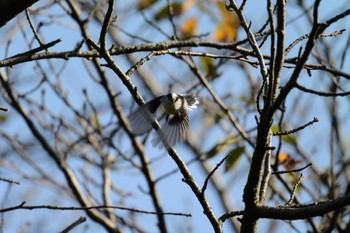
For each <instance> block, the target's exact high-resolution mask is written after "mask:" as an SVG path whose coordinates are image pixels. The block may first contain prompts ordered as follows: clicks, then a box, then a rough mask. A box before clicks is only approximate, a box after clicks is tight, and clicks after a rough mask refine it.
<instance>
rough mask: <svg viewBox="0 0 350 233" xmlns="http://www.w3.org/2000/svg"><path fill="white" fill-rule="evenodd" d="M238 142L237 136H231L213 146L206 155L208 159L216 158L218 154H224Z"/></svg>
mask: <svg viewBox="0 0 350 233" xmlns="http://www.w3.org/2000/svg"><path fill="white" fill-rule="evenodd" d="M236 142H237V136H236V135H229V136H228V137H226V138H224V139H223V140H221V141H220V142H219V143H218V144H216V145H215V146H213V147H212V148H211V149H210V150H209V151H208V152H207V153H206V154H207V158H212V157H214V156H216V155H217V154H219V153H221V152H224V151H225V150H227V148H228V147H229V146H231V145H232V144H234V143H236Z"/></svg>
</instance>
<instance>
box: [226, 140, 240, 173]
mask: <svg viewBox="0 0 350 233" xmlns="http://www.w3.org/2000/svg"><path fill="white" fill-rule="evenodd" d="M243 152H244V147H242V146H238V147H236V148H234V149H233V150H231V151H230V152H229V156H228V157H227V159H226V163H225V172H228V171H229V170H231V169H232V168H234V167H235V166H236V165H237V163H238V161H239V159H240V158H241V155H242V154H243Z"/></svg>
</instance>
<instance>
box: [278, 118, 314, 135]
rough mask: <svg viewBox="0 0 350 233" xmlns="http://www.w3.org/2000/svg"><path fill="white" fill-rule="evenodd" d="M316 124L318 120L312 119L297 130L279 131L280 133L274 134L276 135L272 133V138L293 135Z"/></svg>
mask: <svg viewBox="0 0 350 233" xmlns="http://www.w3.org/2000/svg"><path fill="white" fill-rule="evenodd" d="M316 122H318V118H317V117H314V119H312V120H311V121H309V122H308V123H306V124H305V125H302V126H300V127H298V128H295V129H292V130H289V131H281V132H276V133H273V136H281V135H289V134H293V133H296V132H298V131H300V130H303V129H305V128H306V127H308V126H310V125H312V124H314V123H316Z"/></svg>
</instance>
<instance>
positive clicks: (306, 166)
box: [271, 163, 312, 175]
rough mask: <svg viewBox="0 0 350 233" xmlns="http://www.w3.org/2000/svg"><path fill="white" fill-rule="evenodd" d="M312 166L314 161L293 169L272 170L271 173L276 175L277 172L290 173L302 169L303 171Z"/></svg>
mask: <svg viewBox="0 0 350 233" xmlns="http://www.w3.org/2000/svg"><path fill="white" fill-rule="evenodd" d="M311 166H312V163H308V164H306V165H305V166H304V167H301V168H298V169H292V170H287V171H275V172H272V173H271V174H272V175H276V174H288V173H294V172H300V171H302V170H304V169H306V168H308V167H311Z"/></svg>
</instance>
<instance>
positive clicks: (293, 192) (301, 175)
mask: <svg viewBox="0 0 350 233" xmlns="http://www.w3.org/2000/svg"><path fill="white" fill-rule="evenodd" d="M302 178H303V173H300V176H299V177H298V180H297V182H296V183H295V185H294V187H293V190H292V193H291V196H290V198H289V200H288V202H287V203H286V204H285V206H289V205H291V204H292V202H293V201H294V198H295V193H296V190H297V188H298V186H299V185H300V182H301V180H302Z"/></svg>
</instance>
